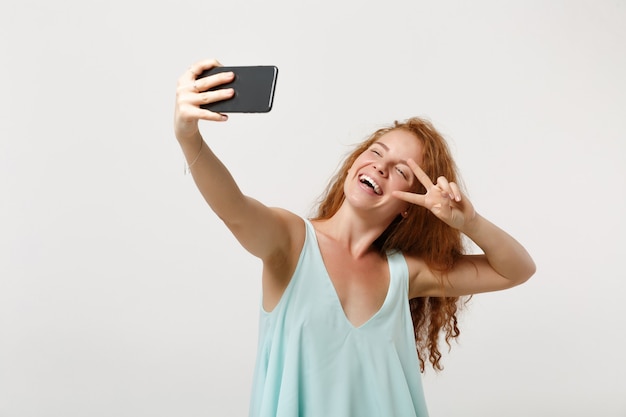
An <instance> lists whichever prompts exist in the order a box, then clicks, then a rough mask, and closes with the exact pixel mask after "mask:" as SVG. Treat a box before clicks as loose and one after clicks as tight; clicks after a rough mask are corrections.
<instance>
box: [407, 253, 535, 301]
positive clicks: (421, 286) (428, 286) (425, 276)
mask: <svg viewBox="0 0 626 417" xmlns="http://www.w3.org/2000/svg"><path fill="white" fill-rule="evenodd" d="M407 263H408V264H409V272H410V284H409V292H410V293H409V297H410V298H414V297H461V296H464V295H471V294H477V293H483V292H490V291H499V290H505V289H508V288H512V287H514V286H516V285H519V284H521V283H523V282H524V281H525V280H513V279H509V278H506V277H504V276H503V275H501V274H499V273H498V272H497V271H496V270H495V269H494V268H493V267H492V266H491V265H490V264H489V261H488V260H487V257H486V256H485V255H463V256H462V257H461V258H460V259H459V260H458V261H457V262H456V263H455V265H454V266H453V267H452V268H451V269H450V270H449V271H447V272H438V271H435V270H433V269H431V268H429V267H428V266H427V265H426V263H425V262H424V261H423V260H421V259H416V258H413V259H411V258H409V259H408V260H407Z"/></svg>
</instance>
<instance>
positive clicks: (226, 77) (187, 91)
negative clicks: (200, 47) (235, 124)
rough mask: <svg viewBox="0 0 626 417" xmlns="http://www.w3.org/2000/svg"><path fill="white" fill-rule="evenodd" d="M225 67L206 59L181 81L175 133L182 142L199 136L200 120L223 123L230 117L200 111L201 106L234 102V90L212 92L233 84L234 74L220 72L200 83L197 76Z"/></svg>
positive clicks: (177, 93) (177, 90)
mask: <svg viewBox="0 0 626 417" xmlns="http://www.w3.org/2000/svg"><path fill="white" fill-rule="evenodd" d="M220 66H222V65H221V64H220V63H219V62H218V61H217V60H215V59H207V60H203V61H200V62H197V63H195V64H193V65H192V66H191V67H189V69H188V70H187V71H185V73H184V74H183V75H182V76H181V77H180V78H179V79H178V85H177V88H176V108H175V111H174V130H175V133H176V137H177V138H178V139H179V140H182V139H184V138H187V137H190V136H195V135H196V134H197V133H198V120H211V121H216V122H223V121H226V120H228V116H227V115H225V114H222V113H217V112H213V111H210V110H206V109H203V108H201V107H200V106H201V105H206V104H210V103H214V102H217V101H221V100H226V99H229V98H232V97H233V95H234V94H235V91H234V90H233V89H232V88H222V89H216V90H211V91H209V89H211V88H214V87H217V86H220V85H223V84H227V83H229V82H232V81H233V79H234V77H235V75H234V74H233V73H232V72H220V73H216V74H213V75H210V76H208V77H204V78H201V79H198V75H200V74H202V73H203V72H204V71H206V70H210V69H211V68H215V67H220Z"/></svg>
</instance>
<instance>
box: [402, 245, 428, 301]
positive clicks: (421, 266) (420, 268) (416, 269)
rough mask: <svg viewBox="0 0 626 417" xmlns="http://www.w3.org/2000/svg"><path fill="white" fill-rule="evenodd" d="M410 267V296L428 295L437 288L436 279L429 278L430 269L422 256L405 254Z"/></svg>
mask: <svg viewBox="0 0 626 417" xmlns="http://www.w3.org/2000/svg"><path fill="white" fill-rule="evenodd" d="M404 259H405V260H406V264H407V267H408V269H409V298H415V297H427V296H429V295H430V294H431V293H433V292H434V290H435V287H436V285H435V281H434V280H432V279H429V277H428V276H429V275H430V274H429V273H430V269H429V268H428V265H427V264H426V262H424V260H423V259H422V258H421V257H418V256H412V255H404Z"/></svg>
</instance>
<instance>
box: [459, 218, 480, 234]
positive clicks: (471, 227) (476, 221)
mask: <svg viewBox="0 0 626 417" xmlns="http://www.w3.org/2000/svg"><path fill="white" fill-rule="evenodd" d="M484 223H485V218H484V217H483V216H481V215H480V214H478V213H477V212H474V215H473V216H472V218H471V219H468V220H467V221H466V222H465V224H463V227H462V228H461V232H462V233H463V234H465V235H467V236H471V235H473V234H475V233H477V232H478V231H479V230H480V229H481V227H482V225H484Z"/></svg>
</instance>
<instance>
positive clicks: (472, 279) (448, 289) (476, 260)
mask: <svg viewBox="0 0 626 417" xmlns="http://www.w3.org/2000/svg"><path fill="white" fill-rule="evenodd" d="M408 163H409V166H410V167H411V169H412V170H413V172H414V173H415V175H416V177H417V178H418V180H419V181H420V182H421V183H422V184H423V185H424V186H425V188H426V194H423V195H422V194H415V193H409V192H400V191H397V192H394V195H395V196H396V197H397V198H400V199H402V200H405V201H407V202H410V203H413V204H418V205H420V206H423V207H426V208H427V209H429V210H430V211H431V212H432V213H433V214H435V216H437V218H439V219H440V220H441V221H443V222H445V223H446V224H448V225H449V226H450V227H454V228H456V229H459V230H460V231H461V232H462V233H463V234H465V235H466V236H467V237H469V238H470V239H472V241H473V242H474V243H476V245H478V247H480V248H481V249H482V251H483V253H484V254H483V255H465V256H463V257H462V258H461V259H460V260H459V261H458V262H457V263H456V264H455V265H454V267H453V268H452V269H451V270H450V271H448V272H447V273H446V274H445V275H444V276H442V275H441V273H438V272H436V271H433V270H431V269H430V268H428V267H427V266H426V265H425V264H424V263H423V262H422V261H421V260H419V259H409V264H410V269H411V270H412V272H414V275H413V276H412V277H411V294H410V296H411V297H418V296H419V297H424V296H434V297H439V296H448V297H458V296H463V295H469V294H476V293H481V292H488V291H498V290H503V289H506V288H511V287H514V286H516V285H519V284H521V283H523V282H525V281H526V280H528V279H529V278H530V277H531V276H532V275H533V274H534V273H535V263H534V261H533V260H532V258H531V257H530V255H529V254H528V252H527V251H526V249H525V248H524V247H523V246H522V245H521V244H520V243H519V242H518V241H517V240H515V239H514V238H513V237H512V236H511V235H509V234H508V233H506V232H505V231H504V230H502V229H500V228H499V227H498V226H496V225H494V224H493V223H491V222H490V221H488V220H487V219H485V218H484V217H482V216H480V215H479V214H478V213H476V211H475V210H474V207H473V205H472V204H471V202H470V201H469V199H467V197H466V196H464V195H463V194H462V193H461V191H460V189H459V187H458V186H457V185H456V184H455V183H453V182H448V181H447V180H446V178H444V177H440V178H439V179H438V180H437V184H433V183H432V181H431V180H430V178H428V176H427V175H426V174H425V173H424V171H423V170H422V169H421V168H420V167H419V166H418V165H417V164H416V163H415V162H414V161H412V160H409V161H408ZM442 282H443V284H444V285H443V287H442V285H441V283H442Z"/></svg>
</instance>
